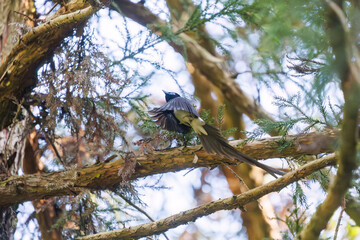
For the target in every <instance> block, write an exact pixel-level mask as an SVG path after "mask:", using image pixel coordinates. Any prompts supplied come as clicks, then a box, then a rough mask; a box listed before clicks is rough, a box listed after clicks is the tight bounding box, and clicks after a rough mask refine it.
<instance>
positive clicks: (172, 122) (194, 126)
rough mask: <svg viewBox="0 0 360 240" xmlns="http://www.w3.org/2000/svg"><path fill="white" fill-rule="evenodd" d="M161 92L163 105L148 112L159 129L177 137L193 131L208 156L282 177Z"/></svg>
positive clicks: (175, 98) (184, 103) (178, 100)
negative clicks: (163, 97) (175, 134)
mask: <svg viewBox="0 0 360 240" xmlns="http://www.w3.org/2000/svg"><path fill="white" fill-rule="evenodd" d="M163 92H164V93H165V100H166V103H165V104H164V105H162V106H161V107H158V108H154V109H152V110H150V111H149V114H150V115H151V118H152V119H153V120H154V121H155V123H156V124H158V125H160V127H162V128H163V129H166V130H168V131H173V132H178V133H181V134H186V133H189V132H190V131H191V130H193V131H194V132H195V133H196V134H197V136H198V137H199V139H200V142H201V144H202V146H203V147H204V149H205V151H206V152H207V153H209V154H212V153H215V154H217V155H218V156H219V157H221V158H228V159H230V160H237V161H240V162H244V163H247V164H250V165H254V166H257V167H259V168H262V169H263V170H265V171H266V172H268V173H269V174H271V175H272V176H273V177H275V178H277V175H281V176H282V175H284V174H285V172H283V171H281V170H278V169H276V168H272V167H270V166H267V165H265V164H262V163H260V162H258V161H257V160H255V159H253V158H252V157H250V156H248V155H246V154H244V153H242V152H240V151H239V150H237V149H236V148H234V147H233V146H231V145H230V144H229V143H228V141H227V140H226V139H225V138H224V137H222V136H221V132H220V129H219V128H217V127H215V126H213V125H210V124H207V123H206V122H205V121H204V120H203V119H201V118H200V116H199V113H198V112H197V111H196V109H195V108H194V107H193V105H192V104H191V103H190V102H189V100H187V99H186V98H183V97H181V96H180V95H179V94H178V93H176V92H167V91H165V90H163Z"/></svg>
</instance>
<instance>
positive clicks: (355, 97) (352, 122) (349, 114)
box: [298, 1, 360, 239]
mask: <svg viewBox="0 0 360 240" xmlns="http://www.w3.org/2000/svg"><path fill="white" fill-rule="evenodd" d="M328 4H329V8H328V22H329V26H328V31H329V36H330V39H331V45H332V47H333V52H334V54H335V61H334V66H336V67H335V71H336V74H337V75H338V76H339V77H340V79H341V83H342V88H343V89H342V90H343V92H344V99H345V103H344V118H343V121H342V131H341V141H340V154H339V156H340V157H339V168H338V171H337V174H336V177H335V180H334V181H333V182H332V184H331V185H330V187H329V190H328V195H327V197H326V199H325V201H324V202H323V203H322V204H320V205H319V206H318V208H317V209H316V212H315V214H314V215H313V216H312V218H311V220H310V222H309V223H308V224H307V225H306V227H305V228H304V229H303V231H302V232H301V235H300V236H298V238H299V239H318V237H319V235H320V232H321V231H322V230H323V229H324V228H325V227H326V225H327V223H328V221H329V220H330V218H331V216H332V215H333V213H334V212H335V210H336V209H337V208H338V207H339V206H340V204H341V202H342V200H343V199H344V195H345V193H346V192H347V190H348V188H349V187H350V184H351V180H352V177H353V170H355V169H356V167H357V164H356V154H357V149H356V146H357V140H358V136H357V130H358V129H357V128H358V111H359V107H360V99H359V93H360V79H359V75H360V69H359V66H358V64H359V62H356V61H354V60H353V59H356V58H355V57H353V56H351V54H353V53H352V50H355V47H351V46H352V42H351V41H350V38H349V31H348V29H347V21H346V18H345V14H344V13H343V11H342V4H343V1H336V3H335V2H332V1H329V2H328ZM350 49H352V50H350ZM355 52H356V50H355ZM355 55H356V54H355ZM356 60H358V59H356Z"/></svg>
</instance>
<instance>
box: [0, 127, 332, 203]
mask: <svg viewBox="0 0 360 240" xmlns="http://www.w3.org/2000/svg"><path fill="white" fill-rule="evenodd" d="M313 135H314V134H309V135H308V137H309V138H313V137H314V136H313ZM315 135H316V134H315ZM295 137H297V138H299V137H300V136H292V139H295ZM301 137H302V139H306V135H303V136H301ZM289 138H291V137H289ZM329 138H330V139H331V137H329ZM279 139H280V138H279V137H272V138H268V139H263V140H261V139H260V140H257V141H254V142H250V143H247V144H245V145H243V146H241V147H237V148H238V149H239V150H241V151H242V152H244V153H246V154H249V155H250V156H252V157H253V158H255V159H266V158H275V157H291V156H294V155H297V156H300V155H301V154H306V152H304V151H303V150H302V149H301V148H299V145H298V144H296V141H294V143H293V144H292V145H291V146H289V147H288V148H287V149H288V150H284V151H281V152H280V151H279V146H280V145H279ZM308 140H309V139H308ZM329 142H331V141H329ZM237 143H239V141H233V142H231V144H237ZM271 148H272V150H271ZM199 149H200V147H199V146H195V147H186V148H184V149H183V148H173V149H169V150H163V151H153V152H149V153H147V154H146V155H144V156H137V157H135V158H134V159H133V160H134V161H136V162H137V164H136V168H135V172H134V173H133V174H132V175H131V176H130V177H129V179H127V180H135V179H137V178H141V177H146V176H150V175H154V174H159V173H166V172H173V171H179V170H183V169H187V168H198V167H211V168H213V167H217V166H219V165H222V164H223V163H227V164H237V163H238V162H233V161H230V160H227V159H220V158H219V157H217V156H216V155H209V154H208V153H206V152H205V151H204V150H199ZM326 149H327V150H326ZM330 149H331V147H330V146H329V147H326V148H319V149H318V150H321V151H323V152H330ZM317 153H322V152H317ZM195 154H196V155H197V156H198V160H197V161H196V162H194V156H195ZM124 162H125V161H124V160H123V159H120V160H116V161H113V162H109V163H101V164H97V165H94V166H90V167H87V168H82V169H72V170H68V171H61V172H53V173H48V174H42V175H25V176H12V177H9V178H7V179H6V180H3V181H1V182H0V196H1V198H0V206H3V205H11V204H14V203H20V202H24V201H29V200H35V199H41V198H45V197H51V196H64V195H72V194H78V193H80V192H81V191H82V190H83V189H93V190H100V189H111V188H113V187H114V186H116V185H118V184H119V183H120V182H122V181H123V179H122V177H121V176H119V175H118V171H119V169H120V168H121V167H123V166H124ZM333 164H335V162H334V163H333Z"/></svg>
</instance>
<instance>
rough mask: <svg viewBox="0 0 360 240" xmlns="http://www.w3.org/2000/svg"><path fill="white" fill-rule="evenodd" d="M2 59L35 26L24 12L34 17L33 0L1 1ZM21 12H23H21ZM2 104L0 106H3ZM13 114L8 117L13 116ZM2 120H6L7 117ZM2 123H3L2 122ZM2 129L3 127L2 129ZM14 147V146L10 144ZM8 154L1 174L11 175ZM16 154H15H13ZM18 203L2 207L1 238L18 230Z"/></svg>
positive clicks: (1, 159)
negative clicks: (24, 32) (21, 34)
mask: <svg viewBox="0 0 360 240" xmlns="http://www.w3.org/2000/svg"><path fill="white" fill-rule="evenodd" d="M0 8H1V9H0V60H1V64H2V63H3V62H4V59H5V58H6V56H7V55H8V54H9V52H10V50H11V49H12V47H13V46H14V44H15V42H16V41H17V40H18V36H19V31H20V32H21V31H22V30H23V29H24V28H26V27H29V26H31V27H32V26H34V25H33V24H34V23H33V22H32V21H30V20H29V18H26V17H24V16H23V15H22V14H24V15H27V16H29V17H30V18H33V17H34V13H35V7H34V1H33V0H22V1H2V2H1V3H0ZM20 13H21V14H20ZM2 107H3V106H2V104H0V108H2ZM13 117H14V115H13V114H11V115H9V116H7V117H6V119H11V118H13ZM1 121H5V118H4V119H3V120H1ZM0 125H1V124H0ZM0 130H2V129H0ZM6 136H7V131H6V130H4V131H3V132H1V135H0V141H3V140H4V139H1V137H4V138H5V137H6ZM10 147H13V146H10ZM5 156H6V154H4V153H2V152H0V165H2V166H3V167H0V175H3V174H4V175H9V174H10V168H11V166H12V162H13V161H11V162H10V160H11V159H12V160H14V158H6V157H5ZM12 156H15V155H12ZM17 207H18V204H15V205H12V206H9V207H3V208H0V239H4V240H5V239H13V238H14V233H15V230H16V222H17V216H16V210H17Z"/></svg>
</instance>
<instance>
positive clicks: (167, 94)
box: [163, 90, 180, 102]
mask: <svg viewBox="0 0 360 240" xmlns="http://www.w3.org/2000/svg"><path fill="white" fill-rule="evenodd" d="M163 92H164V93H165V99H166V102H169V101H170V100H171V99H173V98H177V97H180V95H179V94H177V93H176V92H167V91H164V90H163Z"/></svg>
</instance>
